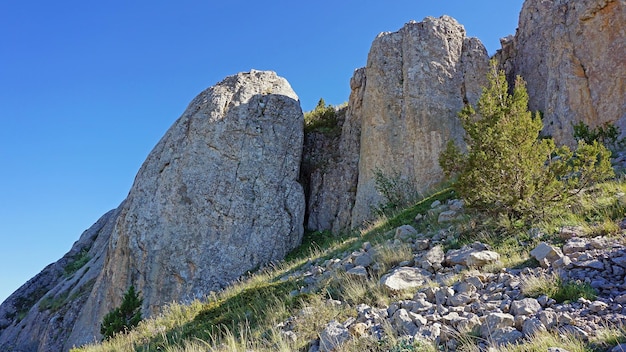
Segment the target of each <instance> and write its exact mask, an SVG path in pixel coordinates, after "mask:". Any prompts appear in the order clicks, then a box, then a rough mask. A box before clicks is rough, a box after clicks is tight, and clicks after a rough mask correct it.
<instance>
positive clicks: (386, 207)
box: [373, 169, 420, 216]
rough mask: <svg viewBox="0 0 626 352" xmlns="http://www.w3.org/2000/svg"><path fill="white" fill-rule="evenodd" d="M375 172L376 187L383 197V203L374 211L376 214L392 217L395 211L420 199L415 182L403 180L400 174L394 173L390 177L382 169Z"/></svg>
mask: <svg viewBox="0 0 626 352" xmlns="http://www.w3.org/2000/svg"><path fill="white" fill-rule="evenodd" d="M373 172H374V183H375V185H374V187H375V188H376V191H377V192H378V193H379V194H380V195H381V196H382V197H383V202H382V203H381V204H379V205H378V206H376V207H374V209H373V210H374V212H375V213H376V214H378V215H381V216H382V215H386V216H390V215H392V214H393V212H394V211H396V210H398V209H401V208H405V207H407V206H409V205H411V204H413V203H415V202H416V201H417V200H418V199H419V198H420V196H419V192H418V191H417V189H416V188H415V182H411V181H410V180H407V179H405V178H403V177H402V176H401V175H400V173H399V172H397V171H394V172H392V173H391V174H390V175H388V174H385V173H384V172H383V171H382V170H380V169H376V170H374V171H373Z"/></svg>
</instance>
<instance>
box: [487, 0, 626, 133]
mask: <svg viewBox="0 0 626 352" xmlns="http://www.w3.org/2000/svg"><path fill="white" fill-rule="evenodd" d="M625 37H626V1H624V0H581V1H568V0H556V1H542V0H527V1H525V2H524V5H523V7H522V11H521V14H520V19H519V27H518V30H517V33H516V35H515V37H509V38H507V39H504V40H502V46H503V49H502V50H501V51H500V52H499V53H498V54H497V55H496V58H497V59H498V60H499V61H500V62H501V64H502V67H503V68H504V69H505V70H506V71H507V73H508V76H509V77H510V78H511V79H512V78H513V77H514V76H516V75H520V76H522V77H523V78H524V79H525V80H526V82H527V89H528V95H529V98H530V100H529V108H530V109H531V110H533V111H541V112H543V122H544V126H545V128H544V133H545V134H547V135H551V136H552V137H554V138H555V140H556V141H557V143H568V144H573V137H572V136H573V128H572V123H576V122H578V121H583V122H585V123H586V124H587V125H589V126H591V127H595V126H598V125H602V124H604V123H606V122H611V123H614V124H615V125H617V126H619V127H620V129H621V131H622V132H625V131H626V41H625V40H624V38H625Z"/></svg>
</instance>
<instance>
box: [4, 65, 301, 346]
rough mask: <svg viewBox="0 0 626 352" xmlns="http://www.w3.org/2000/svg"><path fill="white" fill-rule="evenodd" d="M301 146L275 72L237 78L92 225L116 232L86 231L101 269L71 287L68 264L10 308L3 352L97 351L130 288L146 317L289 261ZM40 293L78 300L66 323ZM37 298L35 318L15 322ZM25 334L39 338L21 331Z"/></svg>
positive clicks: (30, 313)
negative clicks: (95, 344) (108, 319)
mask: <svg viewBox="0 0 626 352" xmlns="http://www.w3.org/2000/svg"><path fill="white" fill-rule="evenodd" d="M302 139H303V115H302V110H301V108H300V104H299V101H298V97H297V96H296V94H295V93H294V92H293V90H292V89H291V87H290V86H289V84H288V83H287V81H286V80H285V79H283V78H281V77H278V76H277V75H276V74H275V73H273V72H261V71H252V72H250V73H242V74H238V75H235V76H231V77H228V78H226V79H225V80H223V81H222V82H220V83H219V84H217V85H216V86H214V87H211V88H209V89H207V90H205V91H204V92H202V93H201V94H200V95H198V96H197V97H196V98H195V99H194V100H193V101H192V102H191V103H190V105H189V106H188V108H187V110H186V111H185V112H184V113H183V115H182V116H181V117H180V118H179V119H178V120H177V121H176V122H175V123H174V125H173V126H172V127H171V128H170V129H169V130H168V131H167V133H166V134H165V136H164V137H163V138H162V139H161V141H159V143H158V144H157V145H156V147H155V148H154V149H153V151H152V152H151V153H150V155H149V156H148V158H147V160H146V161H145V162H144V164H143V165H142V167H141V169H140V170H139V173H138V174H137V177H136V179H135V182H134V184H133V186H132V188H131V190H130V192H129V195H128V197H127V199H126V200H125V201H124V203H123V204H122V205H121V206H120V208H119V209H118V210H116V211H115V212H114V213H112V214H110V215H109V216H106V217H105V218H103V220H100V221H99V222H98V224H100V225H98V224H96V225H98V226H96V225H94V228H96V227H97V228H102V229H106V231H104V230H102V231H100V230H98V229H94V230H89V231H88V232H89V233H90V234H91V233H92V232H96V233H98V234H99V236H102V238H100V237H96V239H95V240H93V241H94V243H95V242H98V246H96V245H95V244H94V245H93V246H92V250H94V251H95V250H96V249H98V250H99V252H98V253H93V259H92V260H91V261H92V262H94V261H101V262H102V263H100V262H98V264H97V265H94V266H93V267H92V266H91V265H90V264H89V263H88V265H89V267H90V269H87V268H85V269H81V270H79V272H77V273H76V274H74V276H76V277H77V279H72V280H69V279H65V278H63V275H62V272H61V267H62V265H63V264H64V263H61V261H60V263H56V264H53V266H52V267H51V268H50V269H46V270H47V272H46V271H44V272H43V273H41V274H40V275H39V276H37V277H36V278H35V279H33V280H31V281H35V282H29V284H27V285H25V287H24V288H22V289H20V291H18V292H17V293H16V294H14V295H13V296H12V297H13V298H12V299H9V300H7V302H6V303H5V304H3V305H2V308H1V310H0V312H2V315H0V319H2V320H1V322H2V324H3V330H1V331H0V334H1V335H0V346H1V347H3V349H4V350H6V349H9V348H16V349H19V350H24V351H35V350H39V351H60V350H64V349H65V350H66V349H69V348H70V347H72V346H73V345H75V344H76V345H78V344H83V343H87V342H92V341H94V339H97V338H98V335H99V324H100V321H101V319H102V317H103V316H104V314H106V313H107V312H108V311H110V310H111V309H112V308H114V307H116V306H118V305H119V304H120V303H121V299H122V296H123V293H124V292H125V291H126V290H127V289H128V287H129V286H130V285H134V286H135V287H136V288H137V289H138V290H139V291H141V293H142V296H143V299H144V307H143V312H144V316H146V315H150V314H153V313H155V312H157V311H158V310H159V307H160V306H162V305H163V304H165V303H168V302H171V301H185V300H190V299H193V298H199V297H203V296H205V295H206V294H208V292H210V291H211V290H216V289H219V288H222V287H224V286H225V285H227V284H228V283H229V282H232V281H233V280H235V279H236V278H238V277H240V276H241V275H242V274H245V273H246V272H247V271H250V270H253V269H255V268H257V267H259V266H261V265H264V264H266V263H268V262H271V261H276V260H280V259H282V258H283V257H284V256H285V255H286V254H287V252H288V251H290V250H291V249H293V248H295V247H296V246H298V245H299V244H300V241H301V239H302V235H303V222H304V207H305V203H304V193H303V191H302V187H301V186H300V184H299V183H298V182H297V179H298V173H299V168H300V161H301V160H300V159H301V153H302ZM83 236H86V235H83ZM90 236H92V235H90ZM92 237H93V236H92ZM75 247H76V249H73V251H79V252H80V251H81V250H82V249H81V248H78V247H77V246H76V245H75ZM89 254H90V255H92V254H91V251H90V252H89ZM68 255H70V254H68ZM86 266H87V265H86ZM85 272H86V273H89V275H87V274H86V273H85ZM78 277H80V278H78ZM78 281H80V282H79V283H76V282H78ZM31 287H32V289H31ZM74 287H76V288H74ZM92 287H93V288H92ZM72 288H74V289H73V290H72ZM32 291H35V292H38V293H39V292H42V293H40V295H39V298H41V297H43V299H45V298H46V297H51V298H52V297H54V298H55V299H58V298H63V297H65V298H67V297H69V300H68V302H67V303H66V302H62V301H61V302H60V305H61V308H59V309H57V311H58V312H63V313H64V314H56V315H52V313H46V312H47V311H48V310H50V309H47V308H44V307H43V305H44V303H46V302H42V301H43V300H40V299H39V298H38V296H33V294H32V293H31V292H32ZM75 291H78V292H77V293H78V294H80V295H83V296H80V297H81V299H80V300H76V299H75V298H76V297H74V293H75ZM61 295H64V296H61ZM68 295H69V296H68ZM30 297H33V298H32V301H34V302H30V301H29V302H27V303H28V304H26V305H25V308H29V307H28V306H30V305H31V303H32V304H33V305H32V308H30V309H29V310H26V311H27V313H24V310H25V309H24V310H20V311H17V309H20V307H16V305H17V303H19V302H20V299H21V300H22V301H23V300H24V299H30ZM83 297H84V298H83ZM35 302H36V303H35ZM51 305H52V306H55V305H54V304H51ZM55 307H56V306H55ZM42 311H43V313H42ZM11 314H12V315H11ZM21 314H25V315H24V317H22V316H20V315H21ZM18 320H21V321H20V322H18ZM25 324H27V325H25ZM28 324H30V325H28ZM23 326H27V327H28V328H29V330H28V331H27V330H24V331H23V332H19V331H17V330H18V329H20V327H23ZM59 327H62V329H59ZM48 336H49V340H50V341H51V342H50V343H48V342H46V341H44V340H45V339H48ZM68 336H69V337H68ZM42 337H43V338H42Z"/></svg>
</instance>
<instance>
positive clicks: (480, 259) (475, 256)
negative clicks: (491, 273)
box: [466, 251, 500, 268]
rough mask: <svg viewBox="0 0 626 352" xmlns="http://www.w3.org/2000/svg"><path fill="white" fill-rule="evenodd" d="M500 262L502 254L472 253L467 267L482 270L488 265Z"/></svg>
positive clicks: (491, 252)
mask: <svg viewBox="0 0 626 352" xmlns="http://www.w3.org/2000/svg"><path fill="white" fill-rule="evenodd" d="M499 260H500V254H498V253H496V252H493V251H479V252H473V253H470V254H469V256H468V257H467V260H466V264H467V266H471V267H476V268H481V267H483V266H485V265H487V264H493V263H496V262H498V261H499Z"/></svg>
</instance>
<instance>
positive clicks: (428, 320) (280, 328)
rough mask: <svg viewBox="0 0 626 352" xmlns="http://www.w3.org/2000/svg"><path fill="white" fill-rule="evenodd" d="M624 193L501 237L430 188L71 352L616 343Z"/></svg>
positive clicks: (611, 189)
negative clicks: (391, 211)
mask: <svg viewBox="0 0 626 352" xmlns="http://www.w3.org/2000/svg"><path fill="white" fill-rule="evenodd" d="M625 191H626V184H624V183H623V182H608V183H603V184H600V185H597V186H595V187H593V188H592V189H589V190H588V191H587V192H585V193H584V194H582V195H581V196H580V199H579V204H580V206H579V207H577V208H576V209H573V210H572V211H570V212H567V213H564V214H563V215H562V216H561V217H559V218H558V219H553V220H551V221H549V222H545V223H541V224H537V227H534V228H532V229H531V230H530V231H519V232H516V231H515V230H512V231H513V232H509V233H507V232H503V230H502V229H499V227H498V226H497V224H495V223H482V224H479V223H476V222H475V220H476V215H475V214H473V213H472V212H471V211H467V210H464V208H463V206H462V202H460V201H459V200H457V199H455V192H454V190H453V189H450V188H444V189H442V190H441V191H439V192H437V193H435V194H433V195H432V196H429V197H426V198H424V199H422V200H420V201H418V202H417V203H415V204H414V205H413V206H411V207H409V208H406V209H403V210H400V211H398V212H397V215H395V216H392V217H390V218H388V219H381V220H380V221H377V222H376V223H372V224H371V225H370V226H369V228H367V229H365V230H363V231H361V232H357V233H352V234H350V235H345V236H343V237H340V238H337V237H333V236H330V235H329V234H327V233H320V232H315V233H309V234H307V235H306V237H305V244H303V245H302V246H301V247H300V248H298V249H297V250H296V251H294V252H292V253H291V254H290V255H289V256H288V257H287V259H286V260H285V261H284V262H281V263H279V264H277V265H273V266H271V267H267V268H264V269H262V270H261V271H260V272H257V273H254V274H251V275H250V276H249V277H245V278H242V279H241V280H240V281H239V282H237V283H236V284H234V285H233V286H231V287H229V288H227V289H225V290H224V291H221V292H218V293H212V294H211V295H210V296H208V297H207V298H206V299H203V300H196V301H194V302H192V303H190V304H188V305H187V304H182V305H181V304H171V305H169V306H168V307H167V308H165V310H164V312H163V313H162V314H160V315H159V316H157V317H155V318H153V319H149V320H147V321H144V322H142V323H141V324H140V325H139V327H138V328H137V329H134V330H133V331H131V332H130V333H129V334H125V335H121V336H118V337H117V338H115V339H112V340H110V341H107V342H105V343H103V344H102V345H94V346H89V347H84V348H82V349H78V350H75V351H94V352H95V351H153V350H167V351H206V350H210V351H248V350H254V351H296V350H304V351H307V350H309V351H315V350H320V351H330V350H335V351H364V350H367V351H423V350H426V351H428V350H431V351H436V350H442V349H443V350H451V351H454V350H457V351H477V350H478V349H479V348H480V350H484V349H485V348H486V347H487V346H494V347H496V349H495V350H497V351H545V350H546V349H547V348H548V347H555V348H556V347H559V348H561V350H567V351H572V352H573V351H606V350H607V348H613V347H614V346H615V345H617V344H618V343H619V342H626V330H624V329H623V323H624V321H626V315H624V312H625V309H624V308H625V307H626V306H624V304H626V295H625V293H626V287H624V285H623V284H624V272H625V271H626V270H625V269H626V268H625V267H624V266H626V262H625V260H626V242H624V235H623V230H622V228H621V227H620V225H622V224H623V223H622V222H621V221H622V220H623V216H624V212H625V211H626V204H625V203H624V194H625V193H624V192H625ZM452 213H454V214H455V215H452ZM548 243H549V244H550V245H548ZM547 248H549V250H546V249H547ZM538 259H539V260H538ZM540 263H545V264H544V265H543V266H542V265H540ZM564 272H565V273H566V276H565V278H563V277H561V278H560V279H559V278H558V277H557V276H556V274H557V273H564ZM415 334H418V336H422V337H421V338H419V339H417V338H413V336H414V335H415ZM512 342H518V343H522V344H520V346H517V347H513V346H500V347H497V344H498V343H499V344H504V343H512ZM492 350H493V349H492ZM495 350H494V351H495Z"/></svg>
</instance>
